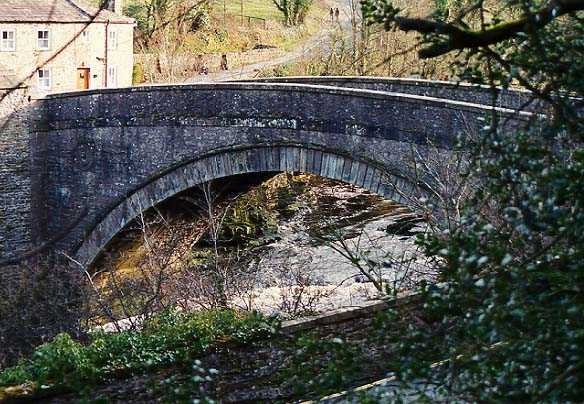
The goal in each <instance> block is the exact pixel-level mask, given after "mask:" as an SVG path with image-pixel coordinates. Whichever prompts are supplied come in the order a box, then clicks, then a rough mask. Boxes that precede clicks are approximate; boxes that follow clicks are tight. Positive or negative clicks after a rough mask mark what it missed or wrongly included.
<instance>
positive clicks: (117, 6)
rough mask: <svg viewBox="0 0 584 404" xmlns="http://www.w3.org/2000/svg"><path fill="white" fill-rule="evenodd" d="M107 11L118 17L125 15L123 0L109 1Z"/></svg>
mask: <svg viewBox="0 0 584 404" xmlns="http://www.w3.org/2000/svg"><path fill="white" fill-rule="evenodd" d="M107 9H108V10H109V11H113V12H114V13H116V14H118V15H122V14H124V10H123V9H124V1H123V0H109V1H108V3H107Z"/></svg>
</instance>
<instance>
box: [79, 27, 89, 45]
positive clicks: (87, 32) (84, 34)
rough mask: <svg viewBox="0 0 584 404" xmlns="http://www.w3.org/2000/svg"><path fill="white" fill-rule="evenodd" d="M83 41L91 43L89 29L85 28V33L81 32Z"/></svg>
mask: <svg viewBox="0 0 584 404" xmlns="http://www.w3.org/2000/svg"><path fill="white" fill-rule="evenodd" d="M81 41H82V42H83V43H89V31H88V30H87V28H85V29H84V30H83V32H81Z"/></svg>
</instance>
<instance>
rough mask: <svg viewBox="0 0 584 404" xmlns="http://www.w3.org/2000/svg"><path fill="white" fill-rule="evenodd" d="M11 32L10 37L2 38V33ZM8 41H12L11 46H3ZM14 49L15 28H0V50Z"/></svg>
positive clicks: (12, 50)
mask: <svg viewBox="0 0 584 404" xmlns="http://www.w3.org/2000/svg"><path fill="white" fill-rule="evenodd" d="M5 32H6V33H11V34H12V39H9V38H6V39H4V38H3V36H4V33H5ZM8 43H12V48H9V47H7V46H5V45H6V44H8ZM14 51H16V29H15V28H6V29H1V30H0V52H14Z"/></svg>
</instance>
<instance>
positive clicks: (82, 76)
mask: <svg viewBox="0 0 584 404" xmlns="http://www.w3.org/2000/svg"><path fill="white" fill-rule="evenodd" d="M77 89H78V90H87V89H89V68H87V67H80V68H78V69H77Z"/></svg>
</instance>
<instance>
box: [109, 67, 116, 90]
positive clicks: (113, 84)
mask: <svg viewBox="0 0 584 404" xmlns="http://www.w3.org/2000/svg"><path fill="white" fill-rule="evenodd" d="M111 72H113V74H112V73H111ZM106 84H107V87H108V88H110V87H117V86H118V67H117V66H112V65H110V66H108V67H107V77H106Z"/></svg>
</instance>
